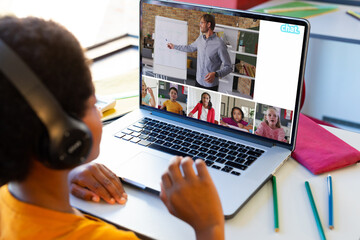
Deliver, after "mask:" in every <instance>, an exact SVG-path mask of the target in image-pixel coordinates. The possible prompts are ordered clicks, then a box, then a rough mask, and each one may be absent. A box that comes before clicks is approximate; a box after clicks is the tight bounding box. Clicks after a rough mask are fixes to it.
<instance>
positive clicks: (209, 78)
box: [205, 72, 215, 83]
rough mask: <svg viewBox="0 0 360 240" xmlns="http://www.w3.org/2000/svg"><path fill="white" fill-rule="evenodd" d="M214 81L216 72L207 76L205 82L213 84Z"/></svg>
mask: <svg viewBox="0 0 360 240" xmlns="http://www.w3.org/2000/svg"><path fill="white" fill-rule="evenodd" d="M214 80H215V72H211V73H208V74H206V76H205V82H208V83H213V82H214Z"/></svg>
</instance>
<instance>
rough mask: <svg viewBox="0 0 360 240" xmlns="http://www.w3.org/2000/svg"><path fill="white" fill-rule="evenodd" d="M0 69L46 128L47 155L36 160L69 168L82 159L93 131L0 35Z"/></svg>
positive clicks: (49, 165) (90, 141)
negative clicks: (62, 104)
mask: <svg viewBox="0 0 360 240" xmlns="http://www.w3.org/2000/svg"><path fill="white" fill-rule="evenodd" d="M0 70H1V71H2V72H3V73H4V75H5V76H6V77H7V78H8V79H9V80H10V82H11V83H12V84H13V85H14V87H15V88H16V89H17V90H18V91H19V93H21V95H22V96H23V97H24V98H25V100H26V101H27V102H28V104H29V106H30V107H31V108H32V110H33V111H34V112H35V114H36V115H37V116H38V118H39V119H40V121H41V122H42V123H43V124H44V125H45V127H46V129H47V132H48V136H49V143H48V144H45V145H48V146H47V148H46V149H45V151H46V152H45V154H46V156H47V157H41V158H40V159H39V160H40V161H41V162H43V163H44V165H46V166H47V167H49V168H53V169H69V168H73V167H76V166H78V165H80V164H82V163H84V162H85V161H86V158H87V156H88V155H89V153H90V150H91V146H92V135H91V132H90V130H89V129H88V127H87V126H86V124H85V123H83V122H81V121H79V120H77V119H75V118H73V117H70V116H69V115H68V114H66V113H65V112H64V110H63V109H62V107H61V105H60V104H59V103H58V101H57V100H56V99H55V97H54V96H53V95H52V94H51V93H50V91H49V90H48V89H47V88H46V87H45V86H44V85H43V84H42V83H41V81H40V80H39V78H38V77H37V76H36V75H35V73H34V72H33V71H32V70H31V69H30V68H29V67H28V66H27V64H26V63H25V62H24V61H23V60H22V59H21V58H20V57H19V56H18V55H17V54H16V53H15V52H14V51H13V50H12V49H11V48H10V47H9V46H7V45H6V44H5V43H4V42H3V41H2V40H1V39H0Z"/></svg>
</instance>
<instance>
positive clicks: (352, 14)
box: [346, 10, 360, 20]
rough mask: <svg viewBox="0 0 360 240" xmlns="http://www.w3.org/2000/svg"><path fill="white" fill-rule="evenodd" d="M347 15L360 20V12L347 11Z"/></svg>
mask: <svg viewBox="0 0 360 240" xmlns="http://www.w3.org/2000/svg"><path fill="white" fill-rule="evenodd" d="M346 13H347V14H349V15H350V16H353V17H354V18H356V19H357V20H360V12H354V11H351V10H348V11H346Z"/></svg>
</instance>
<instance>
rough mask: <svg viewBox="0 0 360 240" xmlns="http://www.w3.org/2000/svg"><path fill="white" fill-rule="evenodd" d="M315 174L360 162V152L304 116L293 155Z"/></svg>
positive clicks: (300, 119) (300, 118)
mask: <svg viewBox="0 0 360 240" xmlns="http://www.w3.org/2000/svg"><path fill="white" fill-rule="evenodd" d="M291 156H292V157H293V158H294V159H296V160H297V161H298V162H299V163H301V164H302V165H303V166H304V167H306V168H307V169H309V170H310V171H311V172H312V173H313V174H320V173H324V172H328V171H331V170H335V169H338V168H342V167H345V166H348V165H351V164H354V163H356V162H358V161H360V152H359V151H358V150H356V149H355V148H353V147H352V146H350V145H349V144H347V143H345V142H344V141H343V140H341V139H340V138H338V137H336V136H335V135H334V134H332V133H330V132H329V131H327V130H326V129H324V128H323V127H321V126H319V125H318V124H317V123H315V122H314V121H312V120H311V119H309V118H308V117H306V116H305V115H303V114H300V117H299V127H298V133H297V140H296V148H295V151H294V152H293V153H292V155H291Z"/></svg>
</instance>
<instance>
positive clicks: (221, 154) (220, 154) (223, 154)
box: [216, 152, 226, 158]
mask: <svg viewBox="0 0 360 240" xmlns="http://www.w3.org/2000/svg"><path fill="white" fill-rule="evenodd" d="M216 156H217V157H221V158H223V157H225V156H226V154H225V153H221V152H218V153H217V154H216Z"/></svg>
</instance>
